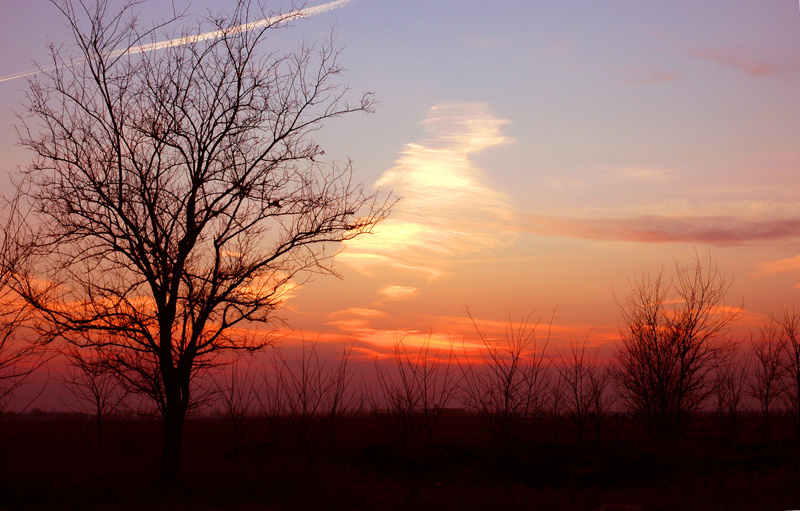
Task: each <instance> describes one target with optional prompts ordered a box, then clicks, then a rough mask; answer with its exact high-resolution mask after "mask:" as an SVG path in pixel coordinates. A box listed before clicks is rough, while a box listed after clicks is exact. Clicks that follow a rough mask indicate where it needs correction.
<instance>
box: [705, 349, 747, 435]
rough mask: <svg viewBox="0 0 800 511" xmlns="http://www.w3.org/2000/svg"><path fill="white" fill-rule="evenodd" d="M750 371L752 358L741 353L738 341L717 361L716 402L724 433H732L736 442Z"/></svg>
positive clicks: (715, 378)
mask: <svg viewBox="0 0 800 511" xmlns="http://www.w3.org/2000/svg"><path fill="white" fill-rule="evenodd" d="M749 373H750V359H749V358H748V357H745V356H743V355H742V354H741V353H740V350H739V344H738V343H734V342H732V343H731V349H730V350H729V351H728V352H727V353H723V354H722V358H721V359H720V360H718V361H717V363H716V374H715V376H714V401H715V403H714V404H715V407H716V414H717V417H718V418H719V421H720V426H721V430H722V434H723V435H726V434H728V435H730V438H731V439H732V440H733V441H734V442H735V441H737V440H738V436H739V428H740V426H741V424H740V421H739V415H740V413H741V411H742V404H743V398H744V397H745V395H746V392H745V391H746V390H747V384H748V376H749Z"/></svg>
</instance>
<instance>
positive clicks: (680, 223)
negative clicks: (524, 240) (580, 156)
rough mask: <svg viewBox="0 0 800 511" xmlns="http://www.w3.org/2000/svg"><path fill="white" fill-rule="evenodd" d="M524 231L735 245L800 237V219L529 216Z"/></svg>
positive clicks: (627, 239)
mask: <svg viewBox="0 0 800 511" xmlns="http://www.w3.org/2000/svg"><path fill="white" fill-rule="evenodd" d="M525 227H526V230H528V231H530V232H535V233H538V234H547V235H553V236H567V237H574V238H587V239H604V240H614V241H638V242H650V243H667V242H687V243H710V244H714V245H739V244H743V243H749V242H760V241H775V240H781V239H789V238H797V237H800V219H775V220H745V219H742V218H735V217H730V216H661V215H645V216H638V217H632V218H603V219H590V218H563V217H552V216H531V217H529V218H528V222H527V224H526V226H525Z"/></svg>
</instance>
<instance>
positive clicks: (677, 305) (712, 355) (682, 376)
mask: <svg viewBox="0 0 800 511" xmlns="http://www.w3.org/2000/svg"><path fill="white" fill-rule="evenodd" d="M729 288H730V282H729V280H728V279H727V278H726V277H724V276H723V275H721V274H720V272H719V269H718V268H717V265H716V264H715V263H714V262H713V261H711V260H710V259H709V261H708V262H707V263H703V262H702V261H701V260H700V257H699V256H698V257H697V259H696V261H695V262H694V263H693V264H691V265H688V266H680V265H677V264H676V268H675V274H674V275H673V276H672V277H671V278H667V277H665V276H664V272H663V269H662V271H660V272H658V273H657V274H655V275H652V274H648V273H645V274H643V275H642V277H641V278H639V279H637V280H636V281H635V282H634V283H633V284H632V286H631V294H630V295H629V296H628V297H627V299H626V300H625V301H624V302H622V303H620V308H621V309H622V316H623V324H624V327H623V328H622V329H621V337H622V340H621V343H620V347H619V349H618V350H617V352H616V355H615V364H614V374H613V378H614V381H615V383H616V387H617V390H618V392H619V394H620V396H621V398H622V399H623V400H624V401H625V403H626V405H627V407H628V409H629V410H630V411H631V412H632V413H633V414H634V415H635V416H636V417H638V418H639V419H641V420H642V421H643V422H644V423H645V424H646V425H647V428H648V431H649V432H650V433H651V434H658V435H659V436H661V437H662V438H663V437H670V436H671V437H673V438H676V436H677V435H678V434H680V433H681V432H682V431H683V429H684V427H685V426H686V424H687V422H688V421H689V419H690V418H691V416H692V415H693V414H694V412H695V411H696V410H697V409H698V408H699V407H700V406H701V405H702V404H703V403H704V402H705V401H706V400H707V399H708V397H709V396H710V395H711V393H712V392H713V389H714V386H713V379H712V378H713V371H714V363H715V361H716V360H718V359H719V355H720V353H721V352H724V351H726V350H728V349H729V346H730V342H729V338H728V337H727V332H728V329H729V327H730V325H731V324H732V323H733V322H734V321H735V320H736V319H738V318H739V317H740V316H741V308H738V307H729V306H726V304H725V295H726V294H727V292H728V289H729Z"/></svg>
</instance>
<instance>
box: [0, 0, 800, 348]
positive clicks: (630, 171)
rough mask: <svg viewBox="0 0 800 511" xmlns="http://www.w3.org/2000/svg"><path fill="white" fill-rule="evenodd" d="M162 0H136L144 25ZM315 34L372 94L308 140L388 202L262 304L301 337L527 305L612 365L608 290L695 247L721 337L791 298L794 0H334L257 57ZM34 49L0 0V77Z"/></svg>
mask: <svg viewBox="0 0 800 511" xmlns="http://www.w3.org/2000/svg"><path fill="white" fill-rule="evenodd" d="M233 3H234V2H232V1H227V0H226V1H214V2H212V1H210V0H205V1H193V2H191V4H190V3H189V2H188V1H186V0H175V4H176V5H177V6H178V8H179V9H182V8H184V7H186V6H190V7H189V8H190V12H191V13H195V14H203V13H204V10H205V9H206V8H208V7H212V6H213V8H214V9H215V10H221V11H224V10H225V9H226V6H229V5H232V4H233ZM323 3H325V2H324V1H320V0H317V1H316V2H309V4H308V6H314V5H319V4H323ZM166 4H168V2H160V1H155V0H151V1H150V2H146V3H145V4H144V5H143V6H142V15H143V18H144V19H145V21H151V20H156V19H158V18H160V17H162V16H164V15H166V14H167V11H165V10H164V9H165V6H166ZM268 5H271V6H274V7H275V8H276V9H277V8H280V9H283V10H287V9H289V8H290V7H291V5H290V4H289V2H286V1H284V0H278V1H274V2H268ZM192 19H193V17H191V16H190V17H189V18H188V19H187V20H186V22H185V23H186V25H187V26H189V25H191V24H192V23H193V21H192ZM180 27H181V25H180V24H179V25H176V26H175V27H174V28H175V29H179V28H180ZM331 27H335V31H336V34H337V37H336V41H337V43H338V44H339V45H340V46H341V47H342V49H343V50H342V57H341V61H342V63H343V64H344V66H345V67H346V68H347V71H346V73H345V79H346V81H347V82H349V83H350V85H351V86H352V88H353V89H354V91H372V92H374V93H375V96H376V99H377V100H378V105H377V109H376V113H375V114H373V115H353V116H350V117H347V118H343V119H338V120H333V121H331V122H329V123H328V124H327V125H326V128H325V129H324V130H323V131H321V132H320V133H318V136H317V140H318V142H320V143H321V144H322V145H323V147H325V148H326V151H327V156H328V157H330V158H332V159H339V160H343V159H345V158H347V157H349V158H352V160H353V164H354V168H355V173H356V177H357V179H358V180H360V181H363V182H364V183H365V185H366V186H368V187H373V186H374V187H381V188H382V189H383V190H387V191H388V190H393V191H394V193H395V194H396V195H397V196H398V197H400V202H398V203H397V205H396V206H395V208H394V209H393V211H392V214H391V215H390V218H389V219H388V220H387V221H385V222H384V223H383V224H381V225H380V226H379V227H378V229H377V230H376V233H375V234H374V235H372V236H369V237H364V238H361V239H358V240H356V241H354V242H351V243H349V244H348V245H347V246H346V247H345V250H344V252H343V253H342V254H340V255H339V256H338V259H337V268H338V270H339V272H340V273H341V276H342V278H341V279H336V278H332V277H326V276H315V277H314V278H313V279H312V280H311V281H309V282H306V283H304V284H303V285H302V286H300V287H299V288H298V289H297V290H295V291H294V297H293V298H291V299H290V300H289V301H288V302H287V303H286V307H287V310H284V311H282V312H281V314H282V316H283V317H285V318H287V319H288V320H289V324H290V325H291V326H292V327H294V328H295V329H297V330H302V331H303V332H304V335H305V337H306V338H314V337H316V336H318V335H320V336H321V338H322V339H326V340H332V341H337V342H338V341H342V340H357V341H358V344H357V346H358V349H359V350H361V351H360V353H369V352H370V350H378V351H381V350H383V349H385V347H386V346H387V345H388V344H390V343H391V342H392V341H393V340H394V339H395V338H396V336H397V335H408V334H410V335H412V336H423V335H431V336H432V339H434V340H437V341H438V340H447V339H448V338H455V339H462V338H468V337H469V336H470V335H471V333H470V329H471V326H470V323H469V318H468V317H467V314H466V309H467V308H469V310H470V311H471V313H472V314H473V316H474V317H475V318H476V319H477V320H478V321H479V324H481V325H483V326H484V327H485V328H486V329H487V330H491V329H499V331H502V324H503V322H504V321H506V320H507V318H508V316H509V315H510V316H511V317H512V318H513V319H519V318H521V317H523V316H525V315H527V314H528V313H530V312H531V311H533V312H534V315H535V317H539V316H541V317H542V322H543V323H548V322H549V321H550V318H551V316H552V318H553V319H552V321H553V340H552V343H553V346H556V347H558V346H563V345H564V343H565V342H566V340H567V339H568V338H569V337H570V336H571V337H573V338H583V337H585V336H586V335H588V334H590V333H591V335H590V342H591V343H592V344H593V345H596V346H600V347H601V348H602V349H603V350H604V351H606V352H607V353H610V352H611V350H612V346H613V342H614V340H615V339H616V338H617V337H618V323H619V321H620V312H619V307H618V306H617V304H616V302H615V298H614V297H615V295H616V296H617V297H624V296H625V294H626V293H627V291H628V289H629V281H630V280H631V279H632V278H633V277H634V276H635V275H637V274H641V272H642V271H657V270H658V269H659V268H660V267H661V266H662V265H664V266H666V267H667V268H670V267H672V266H674V264H675V261H679V262H683V263H686V262H690V261H691V260H692V259H693V258H694V257H695V254H696V253H699V254H700V256H701V257H702V258H705V257H708V256H709V254H710V256H711V257H712V258H714V259H716V260H717V261H718V263H719V267H720V270H721V271H722V272H723V273H725V274H731V275H732V276H733V286H732V288H731V291H730V294H729V302H730V303H732V304H735V305H739V304H741V303H743V304H744V308H745V310H746V315H745V317H744V318H743V319H742V320H741V321H740V322H739V326H740V330H741V331H746V329H747V328H757V327H758V325H759V324H760V323H761V322H762V321H763V320H764V318H765V317H766V316H767V315H768V314H769V313H770V312H773V311H774V312H777V311H779V310H780V308H781V307H784V306H791V305H792V304H793V303H796V305H800V300H798V297H799V295H798V294H799V293H800V289H798V286H800V197H799V196H798V191H800V12H798V3H797V2H796V1H795V0H780V1H779V0H773V1H770V2H764V1H756V0H724V1H711V0H704V1H702V2H698V1H696V0H673V1H670V2H642V1H641V0H629V1H623V0H619V1H597V0H591V1H589V0H584V1H535V0H525V1H522V0H497V1H492V2H489V1H477V0H355V1H351V2H349V3H346V4H345V5H343V6H342V7H341V8H338V9H335V10H331V11H328V12H323V13H320V14H316V15H314V16H312V17H310V18H308V19H304V20H299V21H296V22H295V23H293V26H292V27H289V28H286V29H283V30H281V31H277V32H276V36H275V38H274V43H275V47H276V49H291V48H292V47H293V46H294V45H296V44H297V43H298V42H299V41H302V40H314V39H317V40H321V39H324V37H325V36H326V34H327V33H328V32H329V31H330V29H331ZM45 41H52V42H54V43H55V44H61V43H62V42H68V34H67V31H66V28H65V27H64V25H63V22H62V20H61V19H60V18H59V13H58V11H57V10H56V9H55V8H54V7H53V6H52V5H51V4H49V2H47V1H45V0H28V1H26V2H11V1H4V2H2V4H0V47H2V48H3V51H2V52H0V77H6V76H10V75H13V74H15V73H19V72H22V71H25V70H27V69H30V68H31V67H32V61H33V60H38V61H40V62H43V61H44V59H45V58H46V46H45ZM24 87H25V80H24V79H15V80H7V81H3V82H1V83H0V155H2V158H0V161H2V162H3V163H2V165H3V172H4V173H7V174H9V175H11V176H12V179H13V174H14V172H15V171H16V169H17V168H18V167H21V166H25V165H27V163H28V162H29V161H30V155H29V154H28V153H27V152H26V150H24V149H22V148H20V147H18V146H17V136H16V134H15V131H14V128H13V123H14V122H15V121H14V115H13V112H14V111H15V110H16V111H21V107H20V104H21V101H22V100H23V93H22V90H23V89H24ZM10 189H11V186H10V184H9V183H8V181H7V178H4V184H3V191H4V192H8V190H10ZM545 330H546V328H545V327H542V330H541V331H542V335H544V333H545Z"/></svg>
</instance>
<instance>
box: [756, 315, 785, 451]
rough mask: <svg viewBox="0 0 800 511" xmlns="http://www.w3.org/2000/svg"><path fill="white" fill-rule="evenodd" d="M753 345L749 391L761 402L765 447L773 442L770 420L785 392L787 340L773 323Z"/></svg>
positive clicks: (762, 431) (772, 321)
mask: <svg viewBox="0 0 800 511" xmlns="http://www.w3.org/2000/svg"><path fill="white" fill-rule="evenodd" d="M750 344H751V346H752V349H753V371H752V373H751V376H750V382H749V385H748V388H749V392H750V395H751V396H752V397H754V398H755V399H756V400H757V401H758V408H759V412H760V414H761V439H762V440H763V442H764V443H770V442H771V440H772V428H771V425H770V417H771V416H772V414H773V412H774V411H775V410H774V407H775V403H776V402H777V401H778V400H779V398H780V395H781V391H782V387H781V385H782V380H783V374H784V366H783V354H784V349H785V346H784V338H783V336H781V334H780V331H779V330H778V328H777V324H776V322H775V321H774V320H773V319H771V320H770V321H769V323H768V324H767V325H765V326H764V327H762V328H761V332H760V334H759V337H758V338H757V339H756V338H751V339H750Z"/></svg>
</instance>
